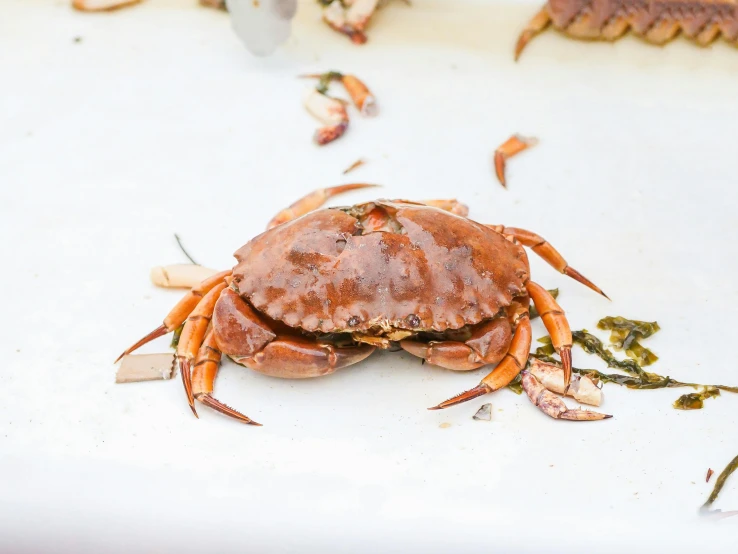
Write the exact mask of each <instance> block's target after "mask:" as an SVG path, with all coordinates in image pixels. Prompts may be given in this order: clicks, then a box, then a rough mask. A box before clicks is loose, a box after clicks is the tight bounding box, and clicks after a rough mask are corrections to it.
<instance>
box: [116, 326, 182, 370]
mask: <svg viewBox="0 0 738 554" xmlns="http://www.w3.org/2000/svg"><path fill="white" fill-rule="evenodd" d="M168 332H169V331H167V328H166V326H165V325H164V324H161V325H159V327H157V328H156V329H154V330H153V331H151V332H150V333H149V334H148V335H146V336H145V337H144V338H142V339H141V340H139V341H138V342H137V343H136V344H134V345H133V346H131V347H130V348H128V350H126V351H125V352H123V354H121V355H120V356H118V358H117V359H116V360H115V361H114V362H113V363H114V364H117V363H118V362H119V361H120V359H121V358H122V357H123V356H127V355H128V354H130V353H131V352H133V351H134V350H138V349H139V348H141V347H142V346H143V345H144V344H146V343H147V342H151V341H152V340H154V339H158V338H159V337H163V336H164V335H166V334H167V333H168Z"/></svg>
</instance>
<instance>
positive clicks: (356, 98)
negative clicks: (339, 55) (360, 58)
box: [300, 71, 377, 117]
mask: <svg viewBox="0 0 738 554" xmlns="http://www.w3.org/2000/svg"><path fill="white" fill-rule="evenodd" d="M300 78H302V79H318V84H317V85H316V87H315V90H317V91H318V92H320V93H322V94H327V93H328V87H329V86H330V84H331V83H332V82H334V81H338V82H340V83H341V84H342V85H343V88H344V89H346V92H347V93H348V95H349V96H350V97H351V100H352V101H353V103H354V105H355V106H356V107H357V108H359V111H360V112H361V115H363V116H367V117H369V116H375V115H377V99H376V98H375V97H374V95H373V94H372V93H371V91H370V90H369V87H367V86H366V85H365V84H364V82H363V81H362V80H361V79H359V78H358V77H356V76H355V75H346V74H344V73H341V72H340V71H326V72H325V73H308V74H306V75H300Z"/></svg>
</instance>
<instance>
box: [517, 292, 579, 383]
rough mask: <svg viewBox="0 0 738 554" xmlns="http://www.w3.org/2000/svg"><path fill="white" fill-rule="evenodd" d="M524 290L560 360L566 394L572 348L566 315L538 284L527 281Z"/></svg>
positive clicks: (569, 378)
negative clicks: (533, 305)
mask: <svg viewBox="0 0 738 554" xmlns="http://www.w3.org/2000/svg"><path fill="white" fill-rule="evenodd" d="M525 289H526V290H527V291H528V294H529V295H530V298H531V300H533V304H535V307H536V310H538V313H539V314H540V315H541V319H542V320H543V325H544V326H545V327H546V330H547V331H548V334H549V335H551V343H552V344H553V346H554V348H555V349H556V351H557V352H558V353H559V357H560V358H561V365H562V367H563V368H564V392H566V390H568V389H569V383H570V381H571V346H572V337H571V329H570V328H569V323H568V322H567V321H566V315H565V314H564V310H562V309H561V306H559V305H558V303H557V302H556V300H555V299H554V297H553V296H551V293H550V292H548V291H547V290H546V289H544V288H543V287H542V286H541V285H539V284H538V283H534V282H533V281H528V283H527V284H526V285H525Z"/></svg>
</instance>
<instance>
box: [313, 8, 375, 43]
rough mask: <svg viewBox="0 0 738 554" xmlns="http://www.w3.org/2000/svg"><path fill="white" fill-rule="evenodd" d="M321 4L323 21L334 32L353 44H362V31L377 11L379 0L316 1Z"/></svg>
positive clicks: (363, 37)
mask: <svg viewBox="0 0 738 554" xmlns="http://www.w3.org/2000/svg"><path fill="white" fill-rule="evenodd" d="M318 1H319V2H320V3H321V4H323V21H325V22H326V23H327V24H328V26H329V27H330V28H331V29H333V30H334V31H338V32H339V33H342V34H344V35H346V36H347V37H349V38H350V39H351V42H353V43H354V44H364V43H365V42H366V41H367V37H366V35H365V34H364V29H365V28H366V26H367V25H368V24H369V20H370V19H371V18H372V15H374V12H375V11H376V10H377V4H378V3H379V0H318Z"/></svg>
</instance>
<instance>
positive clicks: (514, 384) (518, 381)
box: [507, 373, 523, 394]
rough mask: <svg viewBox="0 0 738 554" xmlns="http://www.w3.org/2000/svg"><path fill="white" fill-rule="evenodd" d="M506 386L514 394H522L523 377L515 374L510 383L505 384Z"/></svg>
mask: <svg viewBox="0 0 738 554" xmlns="http://www.w3.org/2000/svg"><path fill="white" fill-rule="evenodd" d="M507 388H508V389H510V390H511V391H513V392H514V393H515V394H523V378H522V377H521V376H520V373H518V374H517V375H516V376H515V379H513V380H512V381H510V384H509V385H507Z"/></svg>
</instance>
